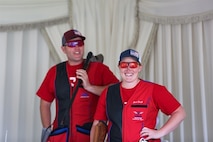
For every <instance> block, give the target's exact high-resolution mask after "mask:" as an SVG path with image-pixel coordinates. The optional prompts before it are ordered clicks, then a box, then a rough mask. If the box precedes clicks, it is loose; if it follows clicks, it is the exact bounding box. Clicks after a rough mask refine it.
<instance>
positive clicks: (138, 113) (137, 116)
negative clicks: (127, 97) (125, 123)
mask: <svg viewBox="0 0 213 142" xmlns="http://www.w3.org/2000/svg"><path fill="white" fill-rule="evenodd" d="M133 113H134V117H133V118H132V120H136V121H143V117H142V114H143V112H141V111H133Z"/></svg>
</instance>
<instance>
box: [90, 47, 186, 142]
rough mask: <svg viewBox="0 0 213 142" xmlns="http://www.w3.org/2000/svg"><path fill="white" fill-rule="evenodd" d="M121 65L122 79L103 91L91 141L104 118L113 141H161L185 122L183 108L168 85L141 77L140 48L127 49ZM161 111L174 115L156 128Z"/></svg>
mask: <svg viewBox="0 0 213 142" xmlns="http://www.w3.org/2000/svg"><path fill="white" fill-rule="evenodd" d="M118 67H119V71H120V75H121V78H122V81H121V82H120V83H117V84H114V85H111V86H109V87H107V88H106V89H105V90H104V91H103V93H102V94H101V96H100V98H99V102H98V105H97V110H96V113H95V116H94V122H93V126H92V130H91V142H93V141H94V139H95V137H94V136H95V129H96V128H97V127H96V125H97V124H98V122H99V121H100V120H101V121H108V120H109V126H108V127H109V132H108V139H109V141H110V142H130V141H131V142H138V141H140V142H146V141H148V142H159V141H160V138H161V137H163V136H165V135H167V134H168V133H170V132H171V131H173V130H174V129H175V128H176V127H178V126H179V124H180V123H181V122H182V121H183V119H184V118H185V111H184V109H183V107H182V106H181V104H180V103H179V102H178V101H177V100H176V99H175V98H174V97H173V95H172V94H171V93H170V92H169V91H168V90H167V89H166V88H165V87H164V86H161V85H158V84H156V83H152V82H147V81H144V80H142V79H140V78H139V76H138V75H139V72H140V71H141V70H142V66H141V63H140V60H139V54H138V52H137V51H135V50H133V49H128V50H125V51H123V52H122V53H121V55H120V60H119V63H118ZM159 110H161V111H162V112H163V113H164V114H166V115H170V117H169V119H168V121H167V122H166V123H165V124H164V125H163V126H162V127H161V128H160V129H159V130H156V129H155V126H156V118H157V115H158V112H159Z"/></svg>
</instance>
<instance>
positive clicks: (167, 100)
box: [153, 85, 180, 115]
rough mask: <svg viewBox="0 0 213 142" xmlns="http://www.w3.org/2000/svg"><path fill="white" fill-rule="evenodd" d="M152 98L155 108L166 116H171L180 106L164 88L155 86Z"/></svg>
mask: <svg viewBox="0 0 213 142" xmlns="http://www.w3.org/2000/svg"><path fill="white" fill-rule="evenodd" d="M153 98H154V101H155V103H156V104H157V107H158V108H159V109H160V110H161V111H162V112H163V113H165V114H166V115H170V114H172V112H174V111H175V110H176V109H177V108H178V107H179V106H180V103H179V102H178V101H177V99H176V98H175V97H174V96H173V95H172V94H171V93H170V92H169V91H168V90H167V89H166V88H165V87H164V86H160V85H156V86H155V88H154V97H153Z"/></svg>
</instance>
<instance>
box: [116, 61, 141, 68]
mask: <svg viewBox="0 0 213 142" xmlns="http://www.w3.org/2000/svg"><path fill="white" fill-rule="evenodd" d="M138 65H139V63H138V62H120V63H119V67H120V68H127V67H129V68H132V69H134V68H137V67H138Z"/></svg>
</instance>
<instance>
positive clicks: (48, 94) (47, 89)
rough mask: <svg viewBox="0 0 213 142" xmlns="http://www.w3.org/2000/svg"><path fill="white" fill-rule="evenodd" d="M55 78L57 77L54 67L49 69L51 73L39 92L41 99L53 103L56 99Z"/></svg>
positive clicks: (47, 75) (48, 73)
mask: <svg viewBox="0 0 213 142" xmlns="http://www.w3.org/2000/svg"><path fill="white" fill-rule="evenodd" d="M55 76H56V66H53V67H52V68H50V69H49V71H48V72H47V74H46V77H45V78H44V80H43V82H42V84H41V86H40V88H39V89H38V91H37V93H36V94H37V96H39V97H40V98H41V99H43V100H45V101H48V102H52V101H53V100H54V98H55V94H54V92H55V89H54V84H55Z"/></svg>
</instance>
